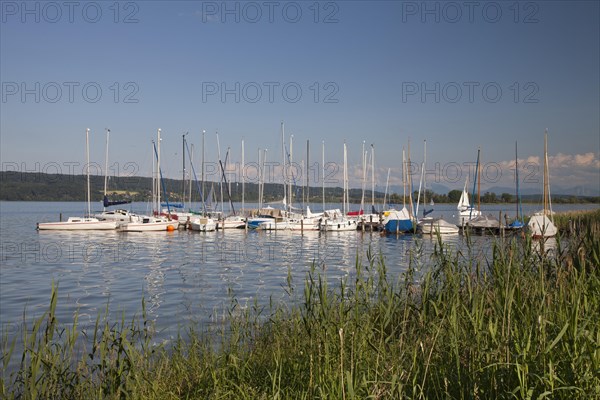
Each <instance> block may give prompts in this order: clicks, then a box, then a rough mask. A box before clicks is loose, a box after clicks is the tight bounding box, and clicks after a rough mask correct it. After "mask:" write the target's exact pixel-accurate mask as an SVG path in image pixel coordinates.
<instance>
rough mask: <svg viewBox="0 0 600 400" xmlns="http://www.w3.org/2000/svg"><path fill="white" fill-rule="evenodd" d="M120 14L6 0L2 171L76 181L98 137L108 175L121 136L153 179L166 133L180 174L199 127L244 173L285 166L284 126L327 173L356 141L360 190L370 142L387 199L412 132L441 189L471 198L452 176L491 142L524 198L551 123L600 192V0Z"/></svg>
mask: <svg viewBox="0 0 600 400" xmlns="http://www.w3.org/2000/svg"><path fill="white" fill-rule="evenodd" d="M115 4H116V3H114V2H77V3H75V5H73V6H72V7H73V8H72V9H69V8H68V6H65V5H64V3H63V2H54V3H53V2H50V3H46V2H27V3H22V2H2V23H1V28H0V29H1V32H0V33H1V34H0V48H1V50H0V52H1V54H0V75H1V81H2V102H1V103H0V106H1V110H0V113H1V115H0V117H1V123H0V124H1V125H0V128H1V139H0V141H1V150H0V156H1V161H2V169H5V170H6V169H18V170H28V171H43V172H54V171H55V170H56V169H57V168H58V167H60V169H61V170H62V172H64V173H68V172H69V165H73V164H72V163H75V162H78V163H83V162H84V160H85V159H84V143H85V129H86V128H90V129H91V130H92V138H91V145H92V148H91V154H92V161H94V162H97V163H99V164H103V159H104V129H105V128H107V127H108V128H110V129H111V150H110V159H111V164H113V165H118V166H119V167H118V169H119V170H120V173H121V174H131V173H133V174H137V175H145V176H148V175H149V173H150V169H151V148H150V146H151V140H152V139H153V138H155V136H156V130H157V128H161V129H162V136H163V142H162V153H163V169H164V171H165V174H166V175H168V176H173V177H178V176H180V175H181V166H180V164H181V135H182V133H183V132H187V131H189V132H190V134H189V135H188V139H189V141H190V142H191V143H194V144H195V146H196V149H197V150H196V151H197V152H198V151H199V150H198V149H199V146H200V143H201V139H200V137H201V132H202V130H206V132H207V133H206V146H207V149H206V153H207V161H212V162H214V161H216V135H215V132H216V131H218V132H219V138H220V144H221V151H222V154H223V156H224V153H225V151H226V149H227V147H231V149H232V150H231V151H232V154H231V157H232V160H234V161H238V162H239V161H240V141H241V139H242V138H244V140H245V144H246V161H256V154H257V149H258V148H268V149H269V152H268V154H269V156H268V157H269V161H281V150H280V149H281V144H280V123H281V121H284V122H285V127H286V133H291V134H294V147H295V149H297V150H295V151H294V160H298V161H299V160H302V159H305V157H306V156H305V154H304V152H305V150H304V149H305V148H306V140H310V142H311V155H310V158H311V163H313V162H320V159H321V142H322V141H323V140H324V141H325V143H326V145H325V146H326V161H327V162H336V163H341V161H342V144H343V142H344V140H345V141H346V142H347V144H348V158H349V162H350V164H351V180H352V181H353V182H354V185H355V186H356V185H357V184H358V182H359V180H360V177H361V174H362V172H361V168H360V162H361V156H360V152H361V146H362V143H363V140H364V141H366V143H367V146H368V145H369V144H370V143H373V144H374V146H375V151H376V160H375V161H376V169H377V181H378V183H377V185H378V188H381V189H383V186H384V185H385V176H386V174H387V170H388V168H391V171H392V173H391V174H392V177H391V179H390V180H391V182H392V183H398V182H399V180H400V179H401V176H400V172H399V169H400V166H401V154H402V147H403V146H405V147H406V146H407V144H408V140H409V138H410V141H411V153H412V154H411V157H412V160H413V161H417V162H420V161H421V159H422V147H423V144H422V143H423V140H427V148H428V155H427V160H428V169H429V170H430V171H432V172H431V173H430V174H429V175H431V176H429V177H428V180H429V181H435V182H437V183H440V184H443V185H445V186H448V187H451V188H454V187H461V186H462V183H463V182H464V179H463V178H461V179H454V175H453V176H452V177H449V176H447V175H449V174H450V172H451V171H450V170H451V169H452V168H454V166H456V165H460V166H462V171H461V172H462V173H463V176H464V174H465V173H466V171H467V167H466V166H465V164H464V163H470V162H474V161H475V158H476V155H477V148H478V147H479V146H480V147H481V151H482V160H483V161H484V162H485V163H488V164H491V165H492V168H491V170H490V171H495V168H498V169H499V170H500V171H501V177H500V178H494V177H495V176H496V175H497V173H496V172H494V174H493V175H494V177H489V176H488V178H489V179H488V180H487V182H486V181H485V180H484V182H483V183H484V187H485V184H488V186H510V185H512V180H511V178H512V176H513V175H512V171H511V162H512V160H513V158H514V142H515V141H518V143H519V158H520V159H521V160H522V162H523V163H522V164H523V165H529V168H530V169H529V170H523V171H522V172H523V174H522V176H526V175H527V173H530V174H531V173H533V174H534V175H535V177H536V178H538V177H539V173H538V172H537V171H535V170H534V169H531V168H532V167H531V165H533V164H535V163H537V162H538V161H539V158H540V157H541V156H542V150H543V132H544V129H545V128H548V130H549V153H550V164H551V165H550V167H551V175H552V183H553V184H554V185H555V186H557V187H565V188H569V187H572V186H578V185H584V186H589V187H592V188H595V189H599V188H598V186H600V172H599V171H600V114H599V113H600V112H599V110H600V77H599V72H598V71H599V70H600V56H599V49H600V43H599V40H600V39H599V38H600V28H599V20H600V17H599V15H600V10H599V3H598V2H596V1H570V2H561V1H550V2H542V1H540V2H520V3H514V2H478V3H476V5H474V6H471V4H473V3H470V2H460V1H459V2H427V3H423V2H420V1H419V2H411V1H372V2H366V1H338V2H318V3H315V2H278V1H275V2H270V3H269V2H262V1H260V2H249V3H248V2H220V1H217V2H207V1H204V2H201V1H183V2H177V1H175V2H161V1H137V2H121V3H117V5H118V7H116V6H115ZM471 7H472V8H471ZM257 89H260V92H259V91H257ZM98 90H100V91H101V94H100V93H99V92H98ZM299 149H302V151H300V150H299ZM127 163H133V164H128V165H135V168H134V169H129V170H125V165H126V164H127ZM197 163H199V160H197ZM527 163H530V164H527ZM438 165H439V167H438ZM57 166H58V167H57ZM449 166H451V167H449ZM197 168H198V167H197ZM319 168H320V167H319ZM532 171H533V172H532ZM340 178H341V175H340ZM311 183H312V184H316V185H319V184H320V182H311ZM526 183H528V184H530V185H532V186H534V187H535V186H536V185H538V183H537V180H536V179H533V180H529V181H528V182H526Z"/></svg>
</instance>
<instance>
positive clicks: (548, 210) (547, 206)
mask: <svg viewBox="0 0 600 400" xmlns="http://www.w3.org/2000/svg"><path fill="white" fill-rule="evenodd" d="M549 174H550V171H549V169H548V128H546V130H545V132H544V214H545V215H548V216H549V217H550V220H551V221H552V222H554V221H553V217H552V201H551V200H550V177H549Z"/></svg>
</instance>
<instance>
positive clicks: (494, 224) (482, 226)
mask: <svg viewBox="0 0 600 400" xmlns="http://www.w3.org/2000/svg"><path fill="white" fill-rule="evenodd" d="M480 154H481V149H477V163H476V166H475V169H476V171H475V180H474V182H473V197H475V186H477V213H478V215H477V216H476V217H473V212H474V211H475V210H474V209H471V214H470V219H469V220H468V221H466V222H464V225H465V226H468V227H469V228H471V229H473V230H476V231H479V232H484V231H492V232H495V231H497V230H499V229H500V221H498V220H497V219H495V218H494V217H492V216H491V215H483V214H482V213H481V211H480V209H479V205H480V199H481V190H480V188H481V163H480V159H479V156H480ZM463 221H464V220H463Z"/></svg>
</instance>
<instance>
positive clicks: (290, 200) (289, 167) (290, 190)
mask: <svg viewBox="0 0 600 400" xmlns="http://www.w3.org/2000/svg"><path fill="white" fill-rule="evenodd" d="M293 157H294V135H290V159H289V162H288V173H287V174H286V177H287V176H288V175H289V176H291V178H288V179H290V181H289V182H288V192H289V200H288V210H289V211H290V212H291V211H292V203H293V199H292V195H293V191H292V183H294V184H295V183H296V182H295V179H294V172H293V170H292V168H293V167H292V164H293V160H294V158H293Z"/></svg>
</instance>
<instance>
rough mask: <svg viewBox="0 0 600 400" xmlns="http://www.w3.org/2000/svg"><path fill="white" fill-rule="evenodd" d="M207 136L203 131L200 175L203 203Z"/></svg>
mask: <svg viewBox="0 0 600 400" xmlns="http://www.w3.org/2000/svg"><path fill="white" fill-rule="evenodd" d="M205 135H206V130H204V129H203V130H202V164H200V175H201V179H202V202H203V203H205V201H204V199H205V195H204V193H205V192H204V136H205Z"/></svg>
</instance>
